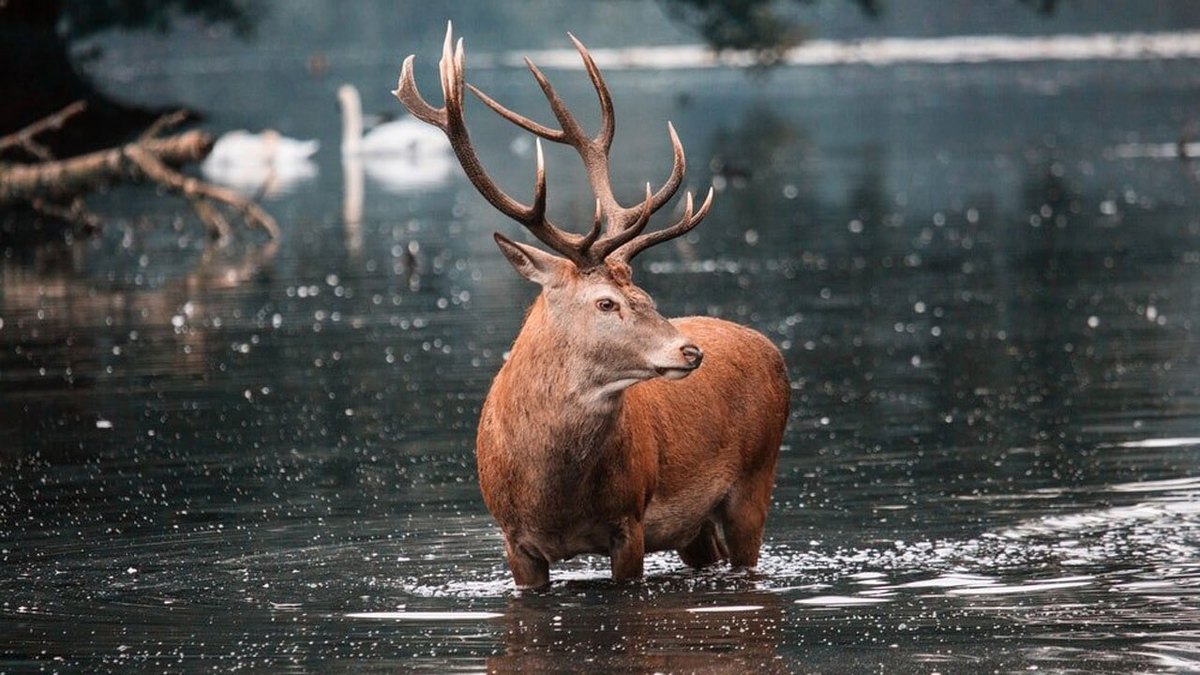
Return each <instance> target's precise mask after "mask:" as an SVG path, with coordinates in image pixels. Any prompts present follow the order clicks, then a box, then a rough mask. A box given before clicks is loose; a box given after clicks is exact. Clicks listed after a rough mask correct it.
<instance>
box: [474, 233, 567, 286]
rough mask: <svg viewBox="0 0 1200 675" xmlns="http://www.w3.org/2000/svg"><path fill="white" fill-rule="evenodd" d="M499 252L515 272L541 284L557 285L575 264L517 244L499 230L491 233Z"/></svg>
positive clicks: (564, 279)
mask: <svg viewBox="0 0 1200 675" xmlns="http://www.w3.org/2000/svg"><path fill="white" fill-rule="evenodd" d="M493 236H494V237H495V239H496V245H497V246H499V247H500V252H501V253H503V254H504V257H505V258H508V262H510V263H512V266H513V269H515V270H517V274H520V275H521V276H523V277H525V278H526V279H528V280H530V281H532V282H534V283H536V284H541V285H542V286H558V285H559V284H562V283H563V282H564V281H566V279H567V278H568V275H569V274H570V273H571V269H572V268H573V267H574V266H575V265H574V263H572V262H571V261H570V260H567V259H566V258H561V257H559V256H556V255H554V254H552V253H546V252H545V251H543V250H541V249H537V248H534V247H532V246H526V245H525V244H518V243H517V242H515V241H513V240H512V239H509V238H508V237H506V236H504V235H502V234H500V233H499V232H497V233H495V234H494V235H493Z"/></svg>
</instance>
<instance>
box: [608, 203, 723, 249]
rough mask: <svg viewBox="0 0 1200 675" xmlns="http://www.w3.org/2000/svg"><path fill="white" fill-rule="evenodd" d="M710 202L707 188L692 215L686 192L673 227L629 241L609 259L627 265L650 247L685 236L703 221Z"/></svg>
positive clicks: (710, 204) (710, 205)
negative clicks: (680, 211)
mask: <svg viewBox="0 0 1200 675" xmlns="http://www.w3.org/2000/svg"><path fill="white" fill-rule="evenodd" d="M712 201H713V189H712V188H711V187H710V188H708V196H706V197H705V198H704V203H703V204H701V205H700V210H699V211H697V212H696V214H695V215H692V193H691V192H688V193H687V197H686V202H685V206H684V209H683V217H682V218H680V219H679V220H678V221H677V222H676V223H675V224H674V225H672V226H670V227H668V228H664V229H662V230H655V231H654V232H650V233H647V234H643V235H640V236H638V237H636V238H634V239H632V240H630V241H629V242H628V243H627V244H625V245H623V246H621V247H620V248H618V249H617V250H615V251H613V252H612V254H611V255H609V258H610V259H612V260H616V261H620V262H624V263H628V262H629V261H630V260H632V259H633V257H634V256H635V255H637V254H639V253H641V252H642V251H644V250H646V249H648V248H650V247H651V246H654V245H655V244H658V243H660V242H664V241H667V240H668V239H674V238H675V237H679V236H681V235H684V234H686V233H687V232H688V231H690V230H691V229H692V228H694V227H696V226H697V225H699V224H700V221H701V220H704V217H705V216H707V215H708V210H709V208H711V207H712Z"/></svg>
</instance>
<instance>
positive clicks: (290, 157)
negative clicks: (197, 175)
mask: <svg viewBox="0 0 1200 675" xmlns="http://www.w3.org/2000/svg"><path fill="white" fill-rule="evenodd" d="M319 147H320V144H319V143H318V142H317V141H315V140H311V141H301V140H296V139H294V138H288V137H286V136H283V135H281V134H280V133H279V132H278V131H275V130H274V129H267V130H266V131H263V132H262V133H258V134H252V133H250V132H249V131H245V130H238V131H230V132H229V133H226V134H223V135H222V136H221V137H220V138H218V139H217V142H216V143H214V144H213V148H212V151H211V152H209V153H208V157H206V158H205V159H204V162H203V163H201V165H200V171H201V173H203V174H204V177H205V178H207V179H208V180H210V181H212V182H214V183H219V184H221V185H226V186H228V187H231V188H233V189H235V190H238V191H239V192H243V193H246V194H254V193H258V192H262V193H263V194H265V195H274V194H277V193H287V192H290V191H292V190H293V189H294V188H295V187H296V186H297V185H299V184H300V183H303V182H305V181H308V180H311V179H312V178H314V177H316V175H317V165H316V164H314V163H313V161H312V160H311V159H309V158H310V157H311V156H312V155H313V154H314V153H316V152H317V149H318V148H319Z"/></svg>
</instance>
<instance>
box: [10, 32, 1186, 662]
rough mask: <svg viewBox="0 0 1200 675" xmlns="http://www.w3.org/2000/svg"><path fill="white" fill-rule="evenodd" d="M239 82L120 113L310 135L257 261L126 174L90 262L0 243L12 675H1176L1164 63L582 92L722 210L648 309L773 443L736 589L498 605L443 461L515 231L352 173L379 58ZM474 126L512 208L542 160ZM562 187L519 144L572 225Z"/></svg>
mask: <svg viewBox="0 0 1200 675" xmlns="http://www.w3.org/2000/svg"><path fill="white" fill-rule="evenodd" d="M466 38H467V48H468V76H469V77H471V79H472V80H473V81H475V82H477V83H478V84H479V85H480V86H481V87H482V88H483V89H484V90H485V91H488V92H489V93H494V94H495V95H496V96H497V97H499V98H501V100H503V101H504V102H505V104H506V105H509V106H510V107H512V108H514V109H516V110H520V111H524V112H530V113H532V114H534V115H535V116H537V117H538V119H548V115H545V114H544V102H543V101H542V100H541V99H540V94H539V93H538V92H537V90H536V85H535V84H534V83H533V82H532V80H531V79H530V78H529V76H528V73H526V72H523V71H521V70H517V69H509V68H505V67H493V68H481V69H480V70H479V71H478V73H477V74H476V75H472V74H471V73H472V71H471V70H470V63H471V62H470V60H469V59H470V54H471V51H470V50H471V48H472V47H471V45H472V43H471V40H472V39H473V36H472V35H471V34H469V33H468V34H467V35H466ZM489 39H490V38H489ZM519 46H520V45H508V46H507V48H509V49H516V48H518V47H519ZM492 51H495V50H492ZM239 58H241V57H238V56H237V55H236V54H234V55H233V56H230V61H228V62H226V64H227V65H225V66H223V68H224V70H203V71H202V72H201V71H185V72H183V73H181V74H176V75H173V76H171V78H170V79H168V80H166V81H160V80H155V81H154V83H153V84H146V85H141V86H144V87H146V88H148V89H154V88H162V87H165V86H168V85H169V86H175V87H178V88H179V89H180V90H181V91H183V90H186V91H187V92H188V94H187V96H189V97H197V98H199V99H204V98H210V99H215V98H217V97H219V96H221V94H220V93H219V92H223V91H228V92H229V93H228V94H227V96H229V97H232V98H235V99H238V98H246V99H253V98H269V99H275V100H283V99H287V100H288V101H289V105H288V106H287V108H286V110H284V111H280V110H279V109H278V106H267V105H265V104H263V105H262V107H261V108H260V107H256V106H255V105H253V104H251V105H247V106H245V107H239V108H235V109H225V108H215V107H214V108H213V109H212V111H211V115H210V117H209V119H208V120H206V122H205V126H206V128H210V129H217V130H220V129H232V128H237V127H239V126H246V127H250V128H254V129H257V128H261V127H266V126H273V127H276V128H279V129H280V130H281V131H282V132H284V133H285V134H287V135H290V136H295V137H297V138H316V139H318V140H319V141H320V142H321V151H320V152H318V154H317V155H315V156H314V157H313V162H314V164H315V171H313V172H312V173H311V175H307V176H306V177H303V178H302V179H301V180H299V181H297V182H296V183H294V184H293V185H292V186H290V187H286V188H283V189H279V190H276V191H273V192H269V193H268V194H266V196H265V204H266V206H267V208H269V209H270V210H271V212H272V213H273V214H275V215H276V217H277V218H278V220H279V221H280V224H281V226H282V227H283V229H284V232H285V235H284V238H283V240H282V242H281V244H280V245H279V247H278V248H277V249H275V248H272V247H270V246H267V245H264V244H262V243H261V242H257V241H256V240H254V239H253V238H252V237H248V236H247V237H243V238H242V239H241V240H240V241H239V242H237V243H235V244H234V245H233V246H231V247H230V248H228V249H225V250H219V251H215V250H206V249H205V247H204V245H203V241H202V239H203V232H202V230H201V228H200V227H199V226H198V225H196V224H194V223H191V222H190V221H188V220H187V218H186V216H183V215H181V214H183V213H184V212H185V211H186V206H185V205H183V206H181V205H180V204H177V203H173V202H170V201H169V200H161V199H157V198H156V197H155V196H154V195H152V194H148V192H147V191H141V190H134V189H125V188H121V189H115V190H113V191H112V192H111V193H109V194H108V195H106V196H105V197H104V198H103V199H102V200H101V201H98V202H97V204H96V208H97V210H101V209H103V210H106V212H109V213H113V212H115V213H117V214H119V216H118V217H117V218H115V219H114V222H113V223H112V224H111V225H110V226H109V227H108V228H107V229H106V230H105V232H104V233H103V235H102V236H101V237H99V238H98V239H95V240H89V241H76V242H73V243H69V244H65V243H51V244H47V245H43V246H39V247H37V248H36V249H28V248H9V249H6V250H4V255H3V256H2V257H0V401H2V403H3V405H0V635H2V636H4V637H3V638H0V671H3V672H10V671H12V672H16V671H27V670H60V669H61V670H77V669H84V670H90V669H98V670H125V669H133V668H136V669H144V670H151V671H161V670H173V669H193V668H195V669H201V668H204V669H218V670H228V669H233V668H235V667H257V668H274V669H283V668H289V667H293V668H296V669H307V668H312V667H321V668H332V669H336V670H345V671H359V670H362V669H364V668H377V669H387V668H398V669H405V670H424V671H430V672H447V671H478V670H482V669H490V670H494V671H508V670H537V669H539V668H540V669H564V668H576V667H578V668H579V669H591V670H595V671H622V670H623V671H650V672H653V671H660V672H691V671H705V672H707V671H714V670H715V671H716V672H754V671H761V672H797V671H831V670H843V671H848V670H854V671H858V670H864V671H865V670H880V669H882V670H883V671H886V672H933V671H938V672H985V671H993V670H999V671H1002V672H1009V671H1016V670H1022V671H1024V670H1029V669H1032V668H1034V667H1036V668H1037V669H1038V670H1039V671H1040V672H1046V671H1050V672H1067V671H1079V670H1085V671H1087V670H1090V671H1106V672H1130V671H1137V672H1159V671H1165V672H1170V671H1180V672H1183V671H1190V670H1195V669H1197V668H1200V641H1198V639H1197V636H1198V635H1200V620H1198V619H1197V617H1200V612H1198V610H1200V563H1198V562H1197V561H1198V560H1200V555H1197V554H1198V550H1197V549H1198V547H1200V507H1197V504H1198V503H1200V464H1198V463H1197V461H1196V459H1195V458H1196V452H1197V449H1198V447H1200V426H1198V425H1197V418H1198V416H1197V413H1198V412H1200V385H1198V384H1197V383H1198V382H1200V358H1198V351H1197V346H1196V345H1197V340H1196V335H1195V331H1196V326H1197V321H1200V286H1198V285H1197V283H1196V280H1197V272H1198V271H1200V215H1198V214H1200V211H1198V210H1197V203H1198V200H1200V178H1198V177H1197V176H1198V172H1200V167H1197V166H1196V165H1195V164H1194V163H1191V162H1188V161H1183V160H1180V159H1178V158H1177V157H1175V156H1172V155H1170V153H1168V152H1165V151H1164V152H1149V151H1145V152H1143V151H1140V150H1139V151H1137V152H1135V151H1134V150H1138V149H1139V148H1142V149H1144V148H1152V149H1154V148H1157V149H1161V148H1163V147H1169V146H1170V145H1171V144H1174V143H1176V142H1177V141H1178V140H1179V138H1180V134H1181V130H1182V129H1183V128H1184V127H1186V125H1187V124H1188V123H1189V122H1190V121H1191V116H1192V115H1193V113H1192V111H1194V110H1195V109H1196V105H1197V102H1198V101H1197V100H1196V99H1197V93H1196V92H1197V91H1200V89H1198V88H1197V84H1200V82H1198V79H1200V76H1198V75H1197V73H1198V72H1200V71H1197V69H1196V68H1195V67H1194V66H1195V62H1194V61H1191V60H1187V59H1181V60H1170V61H1132V62H1125V61H1121V62H1112V61H1103V62H1097V61H1078V62H1034V63H1021V64H1011V63H978V64H957V65H952V66H947V65H932V64H901V65H895V66H891V67H887V68H878V67H871V66H867V65H830V66H821V67H808V68H790V67H784V68H779V69H776V70H774V71H772V72H770V73H768V74H765V75H760V76H747V74H746V73H744V72H742V71H740V70H737V69H733V68H727V67H718V68H712V69H705V70H690V69H683V70H678V71H673V72H670V73H663V72H658V71H653V70H645V71H627V70H616V71H614V72H612V73H610V74H609V75H608V81H609V84H610V86H611V88H612V93H613V97H614V99H615V101H616V105H617V117H618V122H619V124H618V132H617V141H616V146H615V148H614V151H613V162H614V165H616V166H619V167H621V169H620V174H619V176H617V177H616V181H615V182H616V184H617V189H618V192H619V193H620V194H621V195H623V196H625V197H626V198H629V199H633V198H634V197H635V196H636V195H637V194H638V192H639V190H640V189H641V187H640V186H641V185H642V184H643V182H644V181H646V180H651V181H660V180H661V179H662V177H664V176H666V174H667V172H668V171H669V168H670V146H669V142H668V139H667V133H666V120H668V119H670V120H672V121H673V123H674V125H675V127H676V128H677V129H678V131H679V135H680V138H681V139H682V141H683V143H684V145H685V147H686V149H687V152H688V157H689V160H690V161H689V167H690V172H689V177H688V182H687V184H686V186H685V187H690V188H691V189H693V190H695V191H697V192H702V191H704V190H706V189H707V186H708V185H709V184H710V183H711V184H713V185H715V186H716V189H717V197H716V201H715V204H714V207H713V210H712V212H711V213H710V215H709V216H708V218H707V219H706V221H705V222H704V223H703V224H702V225H700V226H699V227H698V228H697V229H696V230H695V231H694V232H693V233H692V234H690V235H688V236H687V237H685V238H683V239H681V240H679V241H678V242H677V243H673V244H668V245H663V246H660V247H658V248H657V249H655V250H652V251H649V252H647V253H646V254H644V255H643V256H640V257H639V258H638V259H637V263H638V264H637V266H636V269H635V280H636V281H637V282H638V283H639V284H640V285H641V286H643V287H644V288H645V289H646V290H647V291H648V292H650V293H651V295H653V296H654V297H655V299H656V300H657V301H658V303H659V307H660V309H661V310H662V311H663V312H664V313H665V314H668V315H673V316H678V315H687V314H709V315H714V316H720V317H724V318H727V319H730V320H734V321H738V322H741V323H745V324H748V325H751V326H753V327H755V328H756V329H758V330H760V331H762V332H763V333H765V334H766V335H768V336H769V337H770V338H771V339H772V340H773V341H774V342H775V343H776V344H777V345H779V347H780V348H781V350H782V351H783V353H784V355H785V357H786V359H787V361H788V366H789V370H790V373H791V377H792V380H793V408H792V416H791V419H790V422H789V427H788V432H787V435H786V438H785V445H784V448H783V452H782V455H781V459H780V466H779V470H778V481H777V487H776V490H775V496H774V503H773V507H772V511H771V515H770V519H769V522H768V526H767V542H766V544H765V547H764V555H763V560H762V563H761V565H760V567H759V569H758V570H757V571H756V572H754V573H743V572H738V573H731V572H730V571H729V570H727V569H714V570H706V571H702V572H694V571H690V570H688V569H686V568H684V567H683V566H682V564H681V563H679V562H678V559H677V558H676V557H675V556H673V555H666V554H662V555H654V556H651V557H650V558H649V559H648V561H647V578H646V579H645V580H643V581H641V582H638V583H634V584H627V585H617V584H614V583H612V582H610V581H609V580H608V569H607V561H605V560H603V559H600V558H590V557H583V558H579V559H576V560H572V561H569V562H566V563H562V564H560V565H556V566H555V567H554V568H553V570H552V578H553V579H554V583H553V585H552V587H551V588H550V589H549V590H547V591H545V592H542V593H518V592H516V591H515V589H514V588H513V586H512V583H511V581H510V578H509V575H508V571H507V569H506V567H505V565H504V562H503V559H502V548H501V542H500V538H499V533H498V530H497V529H496V528H495V526H494V524H493V523H492V522H491V520H490V518H489V516H488V514H487V513H486V511H485V509H484V507H483V504H482V501H481V499H480V497H479V493H478V488H477V486H476V484H475V477H474V460H473V444H474V433H475V422H476V418H477V416H478V411H479V406H480V404H481V402H482V400H483V397H484V395H485V393H486V391H487V386H488V384H489V382H490V380H491V377H492V375H493V374H494V373H495V371H496V370H497V369H498V368H499V366H500V364H501V363H502V359H503V357H504V353H505V350H506V349H507V348H508V346H509V344H510V343H511V340H512V338H513V337H514V336H515V334H516V331H517V330H518V328H519V326H520V322H521V319H522V316H523V311H524V308H525V307H526V306H527V304H528V302H529V301H530V300H531V299H532V297H533V293H534V289H533V288H532V287H530V286H528V285H526V284H525V283H524V282H522V281H521V280H520V279H519V277H517V275H516V274H515V273H513V272H512V270H511V269H510V268H509V267H508V265H507V263H506V262H505V261H504V260H503V258H502V256H501V255H499V252H498V251H497V250H496V249H495V247H494V244H493V243H492V241H491V237H490V234H491V232H493V231H496V230H499V231H502V232H505V233H506V234H509V235H511V236H518V237H519V236H520V235H521V233H520V232H518V230H517V227H516V226H515V225H513V224H511V223H509V222H506V221H505V220H504V219H503V217H502V216H500V215H498V214H496V213H493V212H492V211H491V210H490V209H489V207H488V206H487V205H486V203H485V202H483V200H482V199H480V198H479V197H478V196H477V195H476V194H475V193H474V191H473V189H472V188H471V187H470V185H469V184H468V183H467V182H466V181H465V180H463V179H462V178H461V177H460V176H459V173H458V172H457V171H455V172H453V173H450V174H448V176H447V177H446V178H445V179H444V180H443V181H442V182H440V183H438V184H436V185H432V186H431V185H420V186H419V187H417V188H413V187H411V186H412V183H411V182H408V183H406V182H404V181H398V180H384V179H380V178H379V176H380V175H385V176H394V175H395V173H396V171H398V169H396V168H395V167H391V168H388V167H383V168H380V167H378V166H377V167H375V177H373V176H372V167H370V166H369V165H368V166H358V167H355V166H353V165H352V164H343V161H342V158H341V156H340V154H339V152H338V147H339V131H340V122H339V119H338V116H337V112H336V107H335V105H334V97H333V92H334V91H335V89H336V87H337V85H338V84H340V83H341V82H342V81H343V80H346V81H351V82H354V83H356V84H358V85H359V87H360V88H361V89H362V90H363V91H364V99H365V100H366V105H367V107H368V110H369V111H370V110H371V109H373V107H375V108H377V109H386V110H392V111H394V108H395V105H394V101H389V100H388V99H387V96H386V91H385V89H386V88H390V86H393V83H394V78H395V74H394V71H393V70H392V68H391V67H388V68H383V67H382V66H378V65H376V64H374V63H370V64H354V63H352V64H351V65H349V66H341V67H340V69H339V70H338V71H337V72H336V75H333V76H328V77H326V78H324V79H305V80H304V81H303V82H301V83H297V81H296V78H301V77H303V78H307V77H308V76H307V75H297V74H294V73H293V74H291V75H290V79H289V78H285V77H276V78H273V79H270V80H262V79H254V78H252V79H251V80H250V81H248V82H249V83H246V84H238V83H237V82H238V81H236V80H231V79H230V77H229V74H230V73H231V72H235V71H237V70H238V69H239V68H242V67H245V68H247V69H249V68H250V67H251V65H252V64H251V62H250V61H247V62H246V63H242V62H240V61H238V59H239ZM434 61H435V59H434V54H433V53H432V52H421V53H420V54H419V56H418V67H419V71H418V77H419V80H420V81H421V83H422V85H423V87H424V90H425V91H426V93H427V95H431V96H432V95H433V94H432V92H433V91H434V85H432V84H430V85H425V82H426V81H432V76H433V68H434V66H433V63H434ZM397 65H398V61H397ZM159 67H160V66H159V65H153V64H151V65H148V66H147V68H150V69H151V70H152V71H153V69H155V68H159ZM381 70H384V71H387V72H386V73H385V74H386V75H387V77H381V76H379V75H378V74H377V71H381ZM128 75H129V77H130V78H131V81H133V82H138V81H139V80H138V75H137V73H136V72H134V73H132V74H128ZM551 75H552V77H553V79H554V81H555V83H556V86H558V88H559V89H560V91H561V92H562V93H563V95H564V97H565V98H567V100H568V101H569V102H570V103H571V105H572V106H573V107H574V108H575V109H576V110H579V111H580V116H581V118H583V120H584V122H585V124H592V123H593V121H594V119H595V118H594V117H593V114H594V113H593V112H592V107H591V106H592V105H593V95H592V93H591V91H590V85H589V84H588V82H587V80H586V78H585V77H583V76H582V75H581V74H580V73H578V72H572V71H555V72H552V73H551ZM420 78H426V79H420ZM375 82H378V83H377V85H376V86H375V89H374V90H372V89H369V88H368V86H367V85H368V84H370V83H375ZM371 91H374V93H369V92H371ZM134 94H136V92H134ZM388 105H391V108H387V107H386V106H388ZM268 108H271V109H272V110H270V111H268ZM231 110H232V111H231ZM468 116H469V119H470V120H471V124H472V133H473V137H474V138H475V139H476V143H477V145H478V146H479V148H480V153H481V155H482V157H483V160H484V162H485V163H486V164H487V165H488V166H489V167H492V168H493V172H494V173H495V174H496V175H497V178H498V180H499V181H500V182H501V184H502V185H503V186H504V187H505V189H507V190H508V191H510V193H512V194H514V195H521V196H525V195H528V194H530V191H531V190H532V185H533V158H532V149H531V146H530V144H529V143H528V140H527V139H524V138H522V135H521V133H520V132H519V131H518V130H516V129H514V128H512V127H508V126H505V124H504V123H502V121H499V120H497V119H495V118H494V117H493V116H491V115H490V114H488V113H487V111H486V110H485V109H483V108H482V106H474V107H472V108H470V109H469V111H468ZM577 163H578V160H577V159H576V158H575V157H574V156H573V155H572V154H571V153H569V152H563V151H561V149H559V148H547V165H548V171H549V175H550V191H549V193H550V209H551V214H552V216H554V217H555V218H556V221H557V222H560V223H563V224H564V225H567V226H572V225H573V226H575V227H576V229H582V228H583V227H584V226H586V225H588V224H590V218H591V208H592V206H591V196H590V194H588V192H587V188H586V181H585V180H584V176H583V173H582V171H581V170H580V168H579V167H577V166H576V165H577ZM381 172H382V173H381ZM356 176H357V178H356ZM355 194H359V195H360V196H361V197H360V198H361V204H359V205H358V208H357V212H356V213H357V216H356V217H354V218H347V217H346V215H345V214H346V213H348V211H347V210H346V209H347V195H351V196H353V195H355ZM351 212H353V210H352V211H351ZM663 218H666V216H663ZM526 240H527V239H526Z"/></svg>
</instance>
